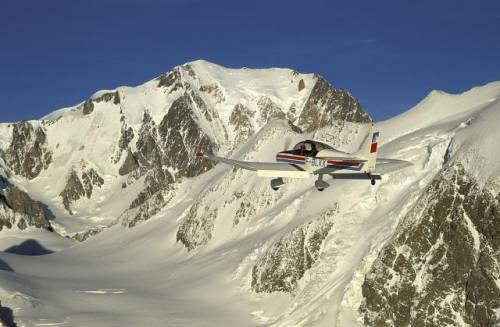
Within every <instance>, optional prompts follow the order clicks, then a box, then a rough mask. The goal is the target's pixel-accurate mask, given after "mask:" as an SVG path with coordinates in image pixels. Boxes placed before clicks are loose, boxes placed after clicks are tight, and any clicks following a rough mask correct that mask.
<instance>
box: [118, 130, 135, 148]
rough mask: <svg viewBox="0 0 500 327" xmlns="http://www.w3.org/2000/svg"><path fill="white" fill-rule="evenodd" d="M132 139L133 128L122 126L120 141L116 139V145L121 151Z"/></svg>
mask: <svg viewBox="0 0 500 327" xmlns="http://www.w3.org/2000/svg"><path fill="white" fill-rule="evenodd" d="M133 139H134V130H133V129H132V127H128V128H127V127H126V126H122V132H121V136H120V141H118V147H119V149H120V150H121V151H123V150H125V149H127V148H128V146H129V144H130V142H131V141H132V140H133Z"/></svg>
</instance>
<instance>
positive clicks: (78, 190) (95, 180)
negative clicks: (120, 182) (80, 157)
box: [59, 162, 104, 215]
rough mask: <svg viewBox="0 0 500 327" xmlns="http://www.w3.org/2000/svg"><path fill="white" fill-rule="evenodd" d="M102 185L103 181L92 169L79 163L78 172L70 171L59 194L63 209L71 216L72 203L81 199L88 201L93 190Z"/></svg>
mask: <svg viewBox="0 0 500 327" xmlns="http://www.w3.org/2000/svg"><path fill="white" fill-rule="evenodd" d="M103 184H104V179H103V178H102V177H101V176H99V174H98V173H97V171H96V170H95V169H94V168H87V167H86V164H85V162H83V163H81V167H80V169H79V171H77V170H75V169H71V171H70V173H69V175H68V177H67V180H66V186H65V187H64V189H63V190H62V192H61V193H60V194H59V196H60V197H61V198H62V202H63V205H64V208H65V209H66V210H67V211H68V212H69V214H71V215H72V214H73V211H72V210H71V205H72V203H74V202H76V201H78V200H80V199H81V198H83V197H87V198H88V199H90V198H91V197H92V192H93V190H94V188H95V187H98V188H100V187H102V185H103Z"/></svg>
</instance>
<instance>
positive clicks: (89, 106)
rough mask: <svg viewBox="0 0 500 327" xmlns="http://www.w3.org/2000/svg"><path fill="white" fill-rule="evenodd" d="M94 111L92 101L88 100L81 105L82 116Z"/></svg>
mask: <svg viewBox="0 0 500 327" xmlns="http://www.w3.org/2000/svg"><path fill="white" fill-rule="evenodd" d="M93 111H94V102H92V99H88V100H86V101H85V102H84V103H83V109H82V113H83V114H84V115H90V114H91V113H92V112H93Z"/></svg>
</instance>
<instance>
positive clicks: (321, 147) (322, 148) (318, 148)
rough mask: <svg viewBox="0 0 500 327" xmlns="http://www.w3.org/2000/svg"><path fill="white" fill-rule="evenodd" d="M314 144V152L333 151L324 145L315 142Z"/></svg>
mask: <svg viewBox="0 0 500 327" xmlns="http://www.w3.org/2000/svg"><path fill="white" fill-rule="evenodd" d="M314 144H315V145H316V150H318V152H319V151H322V150H335V149H334V148H332V147H331V146H329V145H328V144H325V143H321V142H317V141H315V142H314Z"/></svg>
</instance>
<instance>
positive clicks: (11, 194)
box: [0, 176, 52, 231]
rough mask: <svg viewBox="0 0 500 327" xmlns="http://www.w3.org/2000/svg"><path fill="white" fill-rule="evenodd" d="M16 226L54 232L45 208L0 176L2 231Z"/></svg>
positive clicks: (0, 227) (0, 228) (0, 225)
mask: <svg viewBox="0 0 500 327" xmlns="http://www.w3.org/2000/svg"><path fill="white" fill-rule="evenodd" d="M14 226H16V227H17V228H19V229H26V228H28V227H30V226H33V227H37V228H43V229H46V230H49V231H52V226H51V225H50V222H49V216H48V213H47V212H46V210H44V208H43V206H42V205H41V204H40V203H38V202H36V201H34V200H33V199H31V197H30V196H29V195H28V194H27V193H26V192H23V191H22V190H20V189H19V188H17V187H16V186H14V185H12V184H10V183H8V181H7V180H6V179H5V178H3V177H2V176H0V231H1V230H2V229H3V228H4V227H5V228H7V229H10V228H12V227H14Z"/></svg>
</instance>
